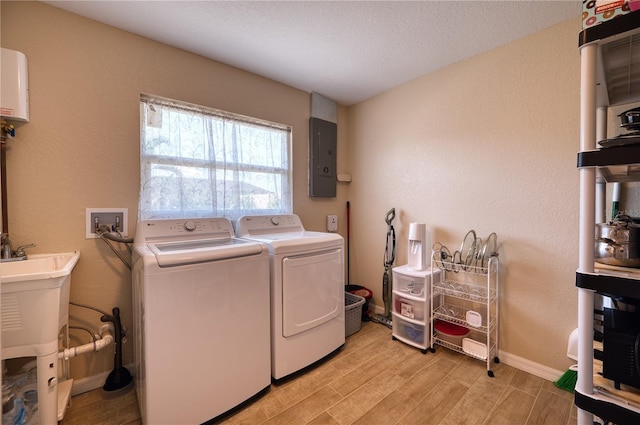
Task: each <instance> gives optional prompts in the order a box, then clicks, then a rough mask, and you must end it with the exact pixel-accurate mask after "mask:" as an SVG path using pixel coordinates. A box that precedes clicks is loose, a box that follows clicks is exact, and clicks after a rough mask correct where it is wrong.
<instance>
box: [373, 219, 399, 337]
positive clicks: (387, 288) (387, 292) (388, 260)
mask: <svg viewBox="0 0 640 425" xmlns="http://www.w3.org/2000/svg"><path fill="white" fill-rule="evenodd" d="M395 217H396V209H395V208H391V209H390V210H389V211H387V214H386V215H385V218H384V221H385V222H386V223H387V243H386V246H385V249H384V274H383V275H382V300H383V301H384V315H381V314H376V315H375V316H373V317H372V320H373V321H374V322H377V323H381V324H383V325H385V326H387V327H388V328H391V291H392V290H393V282H392V276H393V274H392V270H391V268H392V266H393V263H394V261H395V260H396V231H395V229H394V228H393V220H394V219H395Z"/></svg>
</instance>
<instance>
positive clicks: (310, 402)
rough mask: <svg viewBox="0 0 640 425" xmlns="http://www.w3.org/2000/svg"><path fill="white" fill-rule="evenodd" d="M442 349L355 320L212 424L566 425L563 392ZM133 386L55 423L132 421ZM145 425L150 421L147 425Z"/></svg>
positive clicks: (567, 402) (85, 399)
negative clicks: (333, 342)
mask: <svg viewBox="0 0 640 425" xmlns="http://www.w3.org/2000/svg"><path fill="white" fill-rule="evenodd" d="M492 369H493V371H494V373H495V377H493V378H490V377H489V376H488V375H487V371H486V364H485V363H484V362H482V361H479V360H474V359H471V358H469V357H467V356H464V355H462V354H459V353H455V352H452V351H450V350H447V349H445V348H443V347H437V348H436V352H435V353H430V352H427V354H422V353H421V352H420V351H419V350H418V349H416V348H413V347H410V346H408V345H406V344H403V343H402V342H400V341H394V340H392V339H391V331H390V330H389V329H388V328H386V327H384V326H382V325H379V324H375V323H371V322H365V323H363V324H362V329H361V330H360V331H359V332H357V333H355V334H354V335H351V336H350V337H348V338H347V343H346V344H345V346H344V348H343V349H342V350H341V351H340V352H339V353H338V354H337V355H335V356H333V357H331V358H330V359H328V360H326V361H324V362H322V363H320V364H319V365H317V366H316V367H313V368H311V369H309V370H307V371H306V372H304V373H301V374H300V375H299V376H297V377H296V378H295V379H291V380H288V381H287V382H284V383H279V384H278V385H275V384H272V385H271V388H270V390H269V391H268V392H267V393H266V394H264V395H263V396H261V397H259V398H258V399H256V400H255V401H253V402H251V403H250V404H248V405H247V406H245V407H243V408H242V409H240V410H238V411H237V412H236V413H235V414H234V415H232V416H229V417H227V418H225V419H224V420H222V422H221V423H223V424H225V425H235V424H251V425H254V424H269V425H270V424H283V425H285V424H286V425H296V424H325V425H338V424H340V425H346V424H380V425H387V424H399V425H400V424H406V425H408V424H429V425H437V424H440V425H482V424H487V425H488V424H491V425H502V424H504V425H542V424H544V425H556V424H557V425H575V424H576V422H577V419H576V408H575V406H573V394H571V393H568V392H566V391H562V390H559V389H557V388H556V387H554V385H553V383H552V382H549V381H546V380H544V379H542V378H539V377H536V376H533V375H531V374H529V373H526V372H522V371H520V370H518V369H515V368H513V367H510V366H507V365H505V364H503V363H500V364H497V365H492ZM141 423H142V422H141V420H140V412H139V410H138V406H137V399H136V395H135V391H134V390H129V391H125V392H124V393H123V394H121V395H115V396H114V395H111V394H110V395H108V397H107V396H105V395H104V393H103V392H102V390H100V389H98V390H94V391H91V392H88V393H85V394H80V395H77V396H75V397H73V398H72V402H71V406H70V407H69V408H68V409H67V412H66V415H65V418H64V419H63V420H62V422H60V424H61V425H76V424H82V425H85V424H96V425H97V424H109V425H125V424H126V425H137V424H141ZM153 425H155V424H153ZM175 425H178V424H175Z"/></svg>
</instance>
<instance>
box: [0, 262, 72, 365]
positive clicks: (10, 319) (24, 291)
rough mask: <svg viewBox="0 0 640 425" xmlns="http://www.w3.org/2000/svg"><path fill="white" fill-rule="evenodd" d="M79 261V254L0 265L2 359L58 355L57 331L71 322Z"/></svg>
mask: <svg viewBox="0 0 640 425" xmlns="http://www.w3.org/2000/svg"><path fill="white" fill-rule="evenodd" d="M79 258H80V253H79V252H77V251H76V252H67V253H62V254H34V255H30V256H29V257H28V259H27V260H21V261H9V262H2V263H0V285H1V287H2V309H1V312H2V358H3V359H6V358H12V357H24V356H40V355H48V354H50V353H54V352H57V350H58V331H59V330H60V329H61V327H62V326H63V325H64V324H66V323H67V321H68V315H69V292H70V287H71V271H72V270H73V268H74V267H75V265H76V264H77V262H78V259H79ZM56 319H57V320H56Z"/></svg>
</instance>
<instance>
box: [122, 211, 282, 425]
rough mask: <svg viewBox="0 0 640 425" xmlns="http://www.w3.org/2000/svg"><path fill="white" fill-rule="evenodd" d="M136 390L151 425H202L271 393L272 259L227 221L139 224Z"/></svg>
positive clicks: (135, 284) (135, 295)
mask: <svg viewBox="0 0 640 425" xmlns="http://www.w3.org/2000/svg"><path fill="white" fill-rule="evenodd" d="M134 240H135V242H134V248H135V249H134V254H133V257H134V265H133V310H134V338H135V343H134V345H135V347H134V361H135V383H136V384H135V385H136V392H137V395H138V402H139V405H140V411H141V414H142V421H143V423H145V424H154V425H155V424H199V423H203V422H206V421H208V420H210V419H212V418H215V417H217V416H219V415H221V414H223V413H225V412H227V411H228V410H230V409H232V408H234V407H236V406H237V405H239V404H241V403H242V402H244V401H245V400H247V399H249V398H251V397H252V396H254V395H256V394H258V393H260V392H262V391H263V390H264V389H266V388H268V387H269V386H270V384H271V363H270V358H271V353H270V338H269V334H270V328H269V317H270V311H269V304H270V303H269V254H268V250H267V249H266V247H265V246H263V245H262V244H260V243H257V242H253V241H244V240H239V239H237V238H235V236H234V232H233V227H232V224H231V222H230V221H229V220H227V219H224V218H214V219H194V220H191V221H186V220H149V221H141V222H139V223H138V225H137V229H136V236H135V239H134Z"/></svg>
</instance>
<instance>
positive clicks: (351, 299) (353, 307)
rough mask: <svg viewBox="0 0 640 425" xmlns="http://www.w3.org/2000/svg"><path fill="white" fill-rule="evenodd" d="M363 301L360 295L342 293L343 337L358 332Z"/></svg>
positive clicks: (360, 324)
mask: <svg viewBox="0 0 640 425" xmlns="http://www.w3.org/2000/svg"><path fill="white" fill-rule="evenodd" d="M364 301H365V299H364V298H363V297H361V296H360V295H356V294H351V293H349V292H345V293H344V336H349V335H353V334H354V333H356V332H358V331H359V330H360V326H362V306H363V304H364Z"/></svg>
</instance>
